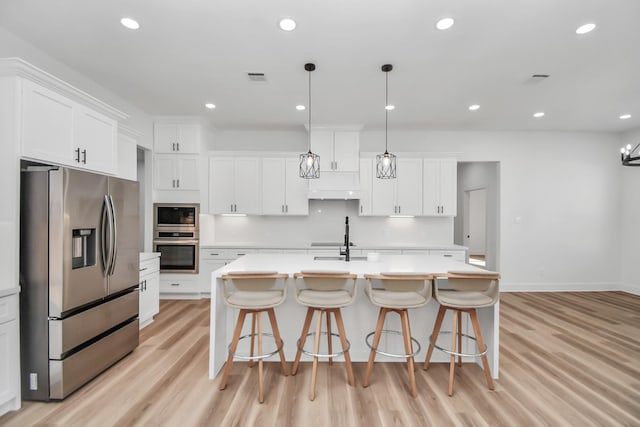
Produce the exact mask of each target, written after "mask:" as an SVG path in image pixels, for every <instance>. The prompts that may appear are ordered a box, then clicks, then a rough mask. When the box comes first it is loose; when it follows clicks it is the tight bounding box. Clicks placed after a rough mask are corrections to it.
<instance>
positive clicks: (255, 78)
mask: <svg viewBox="0 0 640 427" xmlns="http://www.w3.org/2000/svg"><path fill="white" fill-rule="evenodd" d="M247 77H249V81H250V82H253V83H266V82H267V78H266V77H265V75H264V73H247Z"/></svg>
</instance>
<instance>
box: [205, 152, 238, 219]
mask: <svg viewBox="0 0 640 427" xmlns="http://www.w3.org/2000/svg"><path fill="white" fill-rule="evenodd" d="M233 180H234V163H233V159H232V158H228V157H226V158H225V157H211V158H209V210H210V212H211V213H213V214H221V213H231V212H232V211H233V208H232V206H233V204H234V203H235V195H234V187H233Z"/></svg>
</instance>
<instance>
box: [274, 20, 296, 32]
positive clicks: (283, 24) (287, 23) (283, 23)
mask: <svg viewBox="0 0 640 427" xmlns="http://www.w3.org/2000/svg"><path fill="white" fill-rule="evenodd" d="M278 25H279V26H280V29H281V30H282V31H293V30H295V29H296V21H294V20H293V19H292V18H282V19H281V20H280V23H279V24H278Z"/></svg>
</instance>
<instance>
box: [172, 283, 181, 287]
mask: <svg viewBox="0 0 640 427" xmlns="http://www.w3.org/2000/svg"><path fill="white" fill-rule="evenodd" d="M171 286H180V283H172V284H171Z"/></svg>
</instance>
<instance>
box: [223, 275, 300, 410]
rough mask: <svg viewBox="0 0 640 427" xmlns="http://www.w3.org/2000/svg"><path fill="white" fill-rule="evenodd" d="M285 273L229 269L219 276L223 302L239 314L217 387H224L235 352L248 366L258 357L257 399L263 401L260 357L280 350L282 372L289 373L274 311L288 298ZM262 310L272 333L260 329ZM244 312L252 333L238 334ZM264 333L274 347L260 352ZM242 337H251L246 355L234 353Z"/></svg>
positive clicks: (262, 377) (242, 323)
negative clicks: (246, 361)
mask: <svg viewBox="0 0 640 427" xmlns="http://www.w3.org/2000/svg"><path fill="white" fill-rule="evenodd" d="M288 277H289V275H288V274H282V273H278V272H276V271H232V272H229V273H227V274H225V275H223V276H222V277H221V279H222V287H223V288H222V297H223V299H224V303H225V304H226V305H227V306H229V307H231V308H236V309H239V310H240V314H239V315H238V321H237V323H236V327H235V330H234V333H233V340H232V341H231V344H229V355H228V356H227V363H226V364H225V367H224V372H223V374H222V380H221V381H220V390H224V389H225V388H226V387H227V379H228V378H229V372H230V371H231V365H232V364H233V358H234V356H236V357H238V358H241V359H244V360H249V366H252V365H253V363H254V361H256V360H257V361H258V400H259V402H260V403H262V402H263V401H264V390H263V389H264V387H263V384H264V374H263V359H265V358H266V357H270V356H273V355H275V354H276V353H279V354H280V363H281V364H282V372H283V374H284V375H285V376H287V375H288V371H289V369H288V367H287V361H286V360H285V357H284V351H283V350H282V346H283V342H282V338H280V332H279V330H278V323H277V322H276V316H275V312H274V308H275V307H277V306H279V305H280V304H282V303H283V302H284V301H285V300H286V298H287V287H286V283H285V281H286V279H287V278H288ZM278 284H280V286H278ZM262 312H266V313H267V314H268V316H269V321H270V323H271V330H272V331H273V334H265V333H263V332H262V316H261V315H262ZM247 314H251V316H252V322H251V334H249V335H245V336H243V337H241V336H240V334H241V332H242V327H243V325H244V320H245V318H246V316H247ZM256 327H257V333H256ZM263 336H272V337H273V339H274V341H275V346H276V350H275V351H273V352H271V353H266V354H265V353H264V352H263V346H262V342H263ZM255 337H257V338H258V351H257V353H255V354H254V344H255V342H254V340H255ZM244 338H250V339H251V349H250V353H249V355H248V356H239V355H236V350H237V348H238V342H239V341H240V340H241V339H244Z"/></svg>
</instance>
